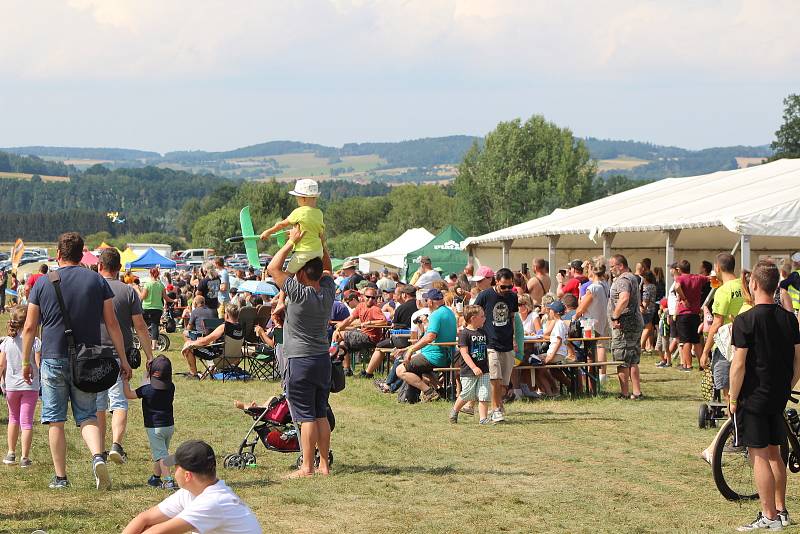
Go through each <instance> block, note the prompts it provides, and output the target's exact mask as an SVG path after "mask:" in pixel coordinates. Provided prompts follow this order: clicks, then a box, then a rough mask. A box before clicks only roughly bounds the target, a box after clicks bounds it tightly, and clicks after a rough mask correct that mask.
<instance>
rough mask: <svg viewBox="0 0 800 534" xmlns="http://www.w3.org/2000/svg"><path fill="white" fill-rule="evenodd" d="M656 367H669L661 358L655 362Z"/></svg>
mask: <svg viewBox="0 0 800 534" xmlns="http://www.w3.org/2000/svg"><path fill="white" fill-rule="evenodd" d="M656 367H658V368H660V369H663V368H665V367H669V364H667V362H665V361H664V360H661V361H659V362H658V363H657V364H656Z"/></svg>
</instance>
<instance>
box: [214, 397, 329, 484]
mask: <svg viewBox="0 0 800 534" xmlns="http://www.w3.org/2000/svg"><path fill="white" fill-rule="evenodd" d="M242 411H243V412H244V413H246V414H247V415H249V416H250V417H252V418H253V424H252V426H250V430H248V431H247V435H245V437H244V439H243V440H242V444H241V445H239V452H238V453H234V454H229V455H227V456H226V457H225V460H224V461H223V464H222V465H223V466H225V467H227V468H237V469H244V468H246V467H253V466H255V465H256V455H255V449H256V445H257V444H258V442H259V440H260V441H261V443H263V444H264V447H266V448H267V450H270V451H275V452H283V453H287V452H300V428H299V425H295V423H294V422H292V416H291V414H290V413H289V402H288V401H287V400H286V395H280V396H278V397H273V398H272V399H270V401H269V402H268V403H267V406H266V407H265V406H251V407H248V408H245V409H244V410H242ZM328 423H329V424H330V425H331V430H333V429H334V427H335V426H336V418H335V417H334V416H333V410H331V407H330V405H328ZM318 454H319V453H318ZM302 463H303V455H302V454H301V455H300V456H299V457H298V458H297V461H296V462H295V465H296V466H297V467H298V468H299V467H300V465H302ZM328 463H329V464H330V465H333V451H332V450H331V451H328ZM314 464H315V465H319V457H317V458H316V459H315V461H314Z"/></svg>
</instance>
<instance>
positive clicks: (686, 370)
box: [678, 365, 692, 373]
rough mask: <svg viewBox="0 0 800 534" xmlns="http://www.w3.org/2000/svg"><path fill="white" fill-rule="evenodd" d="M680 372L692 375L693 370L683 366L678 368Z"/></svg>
mask: <svg viewBox="0 0 800 534" xmlns="http://www.w3.org/2000/svg"><path fill="white" fill-rule="evenodd" d="M678 371H682V372H684V373H691V372H692V368H691V367H684V366H682V365H681V366H678Z"/></svg>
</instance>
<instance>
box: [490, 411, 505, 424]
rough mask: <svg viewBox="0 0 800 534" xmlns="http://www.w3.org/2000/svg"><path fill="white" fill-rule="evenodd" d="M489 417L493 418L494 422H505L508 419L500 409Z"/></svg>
mask: <svg viewBox="0 0 800 534" xmlns="http://www.w3.org/2000/svg"><path fill="white" fill-rule="evenodd" d="M489 418H491V420H492V423H503V422H505V420H506V418H505V417H504V416H503V412H501V411H500V410H495V411H493V412H492V413H491V415H490V416H489Z"/></svg>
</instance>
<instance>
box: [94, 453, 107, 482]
mask: <svg viewBox="0 0 800 534" xmlns="http://www.w3.org/2000/svg"><path fill="white" fill-rule="evenodd" d="M92 473H94V481H95V484H96V485H97V489H99V490H107V489H111V477H110V476H109V474H108V465H107V464H106V461H105V460H103V457H102V455H99V454H98V455H97V456H95V457H94V458H93V459H92Z"/></svg>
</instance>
